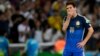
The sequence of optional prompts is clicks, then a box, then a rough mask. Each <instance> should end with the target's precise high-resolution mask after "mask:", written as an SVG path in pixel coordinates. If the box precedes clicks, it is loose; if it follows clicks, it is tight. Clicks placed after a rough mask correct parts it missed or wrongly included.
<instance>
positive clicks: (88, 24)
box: [83, 17, 91, 29]
mask: <svg viewBox="0 0 100 56" xmlns="http://www.w3.org/2000/svg"><path fill="white" fill-rule="evenodd" d="M83 26H84V27H85V29H88V28H89V27H91V23H90V20H89V19H87V18H86V17H84V18H83Z"/></svg>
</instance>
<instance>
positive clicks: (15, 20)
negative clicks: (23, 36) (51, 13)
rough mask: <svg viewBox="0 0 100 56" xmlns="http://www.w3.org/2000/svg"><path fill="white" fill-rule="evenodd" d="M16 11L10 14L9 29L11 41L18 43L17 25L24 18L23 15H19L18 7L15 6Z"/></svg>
mask: <svg viewBox="0 0 100 56" xmlns="http://www.w3.org/2000/svg"><path fill="white" fill-rule="evenodd" d="M15 10H16V12H15V13H14V14H13V15H12V16H11V20H12V22H13V26H12V27H11V29H10V38H11V39H12V42H13V43H18V36H19V34H18V30H17V27H18V25H19V24H20V23H21V22H22V21H23V20H24V19H25V18H24V16H22V15H20V7H19V6H18V7H16V8H15Z"/></svg>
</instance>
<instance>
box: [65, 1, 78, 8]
mask: <svg viewBox="0 0 100 56" xmlns="http://www.w3.org/2000/svg"><path fill="white" fill-rule="evenodd" d="M68 5H72V6H73V7H77V6H76V3H75V2H74V1H68V2H67V3H66V6H68Z"/></svg>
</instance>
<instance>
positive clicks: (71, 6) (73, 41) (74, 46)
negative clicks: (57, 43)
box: [62, 1, 94, 56]
mask: <svg viewBox="0 0 100 56" xmlns="http://www.w3.org/2000/svg"><path fill="white" fill-rule="evenodd" d="M66 11H67V16H66V17H65V19H64V20H65V21H64V22H63V27H62V30H63V31H64V32H65V33H66V36H65V37H66V45H65V49H64V52H63V56H84V54H83V53H84V46H85V44H86V43H87V41H88V40H89V39H90V37H91V35H92V34H93V32H94V30H93V28H92V26H91V24H90V21H89V20H88V19H87V18H86V17H84V16H81V15H79V14H78V13H77V8H76V5H75V3H74V2H73V1H69V2H67V3H66ZM86 29H87V30H88V33H87V35H86V37H85V39H83V36H84V30H86Z"/></svg>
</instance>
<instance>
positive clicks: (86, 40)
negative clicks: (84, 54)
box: [78, 26, 94, 48]
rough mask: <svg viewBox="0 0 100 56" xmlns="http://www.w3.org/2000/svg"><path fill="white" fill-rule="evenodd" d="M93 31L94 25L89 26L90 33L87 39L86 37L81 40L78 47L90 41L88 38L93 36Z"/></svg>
mask: <svg viewBox="0 0 100 56" xmlns="http://www.w3.org/2000/svg"><path fill="white" fill-rule="evenodd" d="M93 32H94V30H93V27H92V26H91V27H89V28H88V33H87V35H86V37H85V39H84V40H83V41H82V42H79V43H78V47H79V48H81V47H84V46H85V44H86V43H87V42H88V40H89V39H90V37H91V36H92V34H93Z"/></svg>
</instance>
